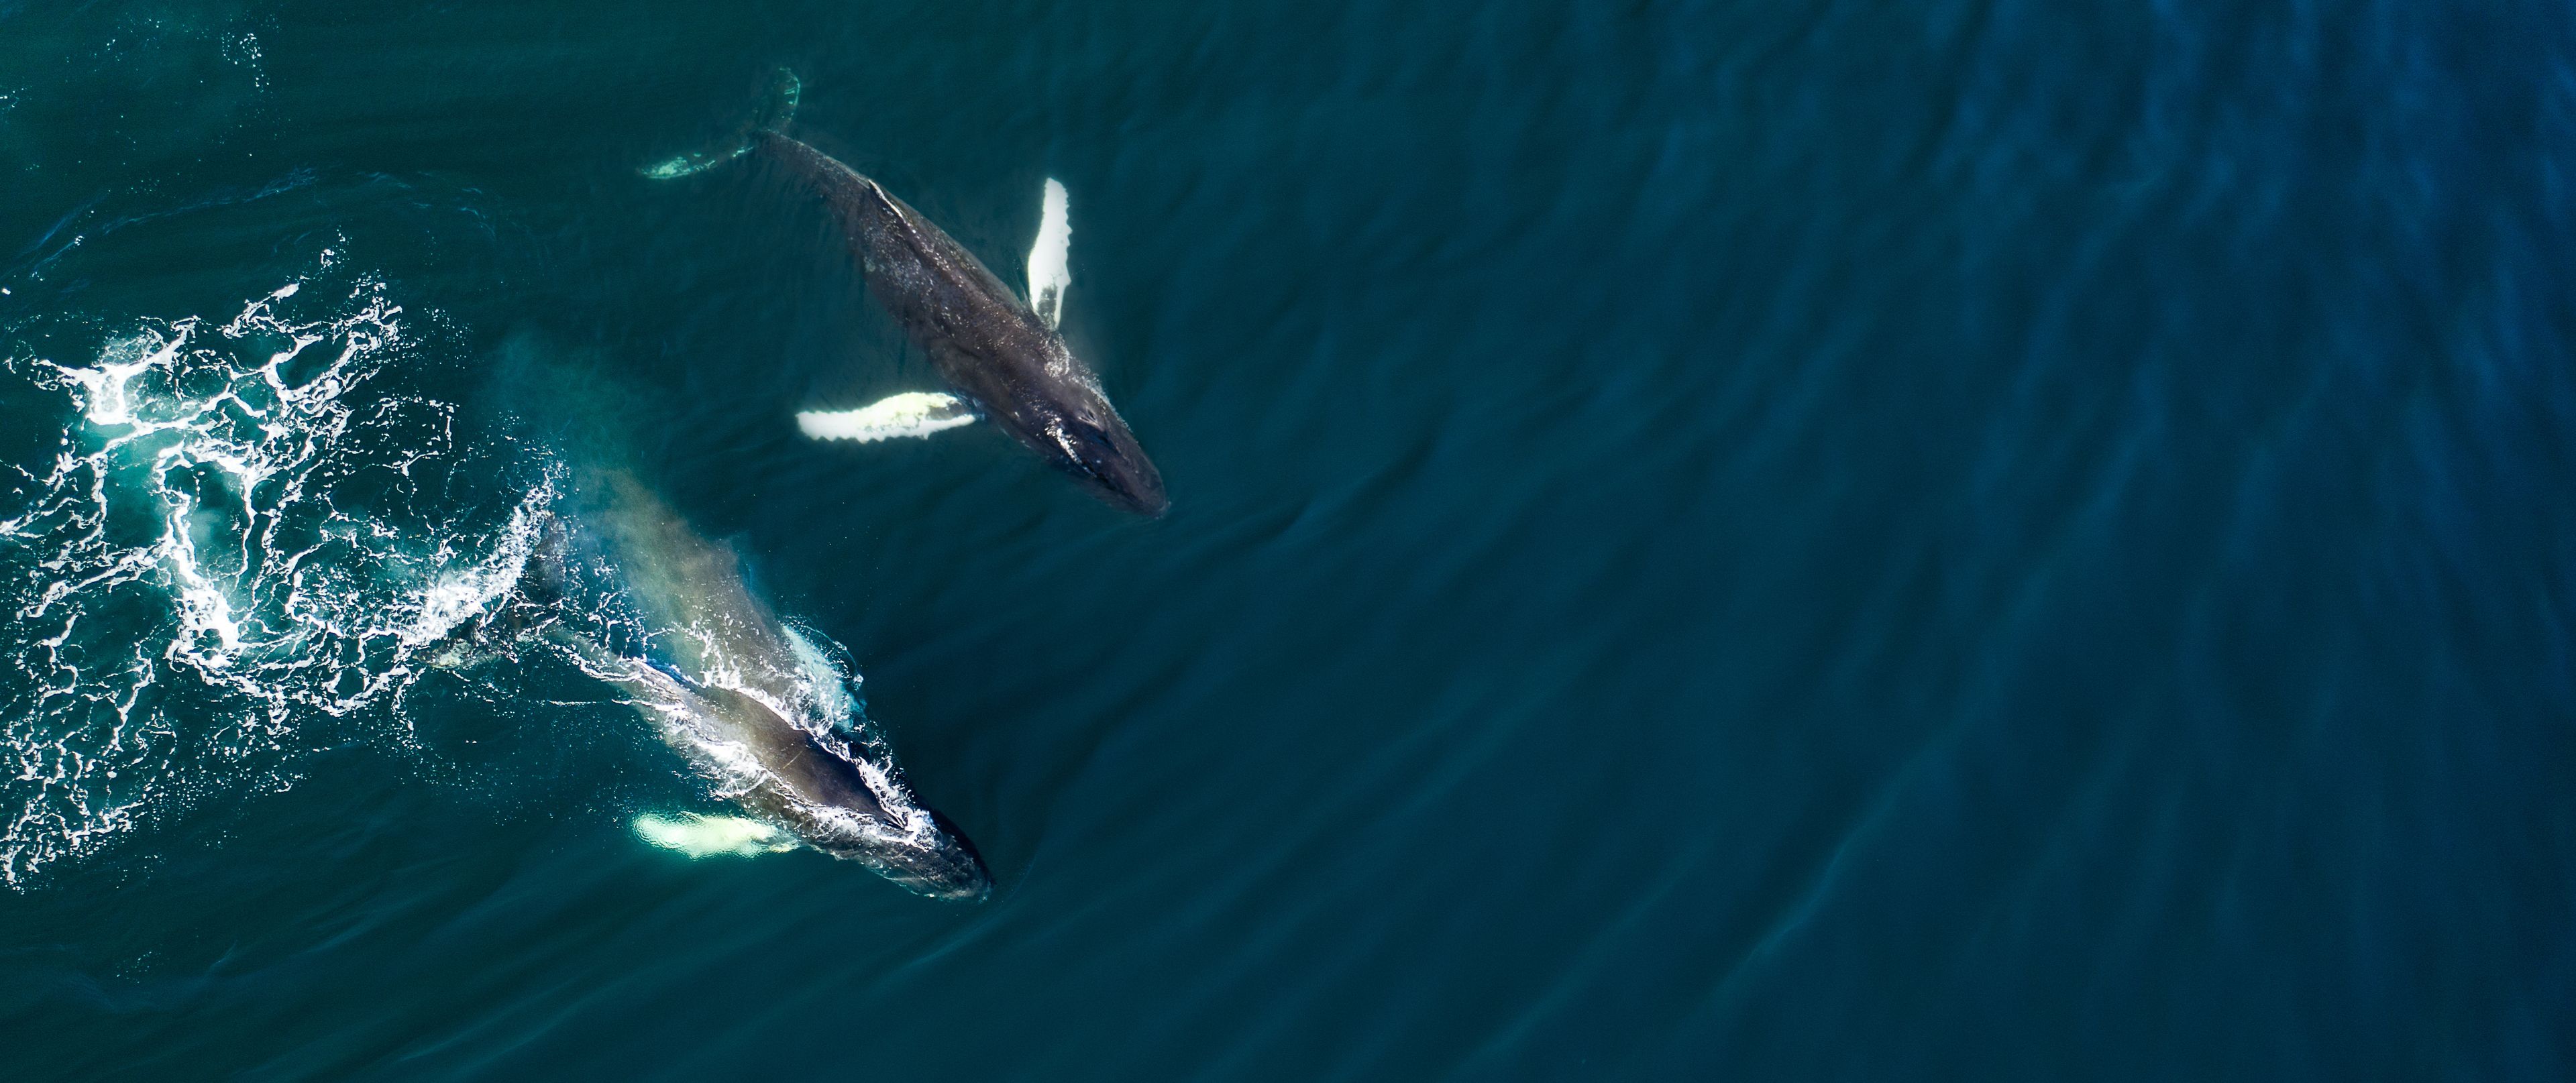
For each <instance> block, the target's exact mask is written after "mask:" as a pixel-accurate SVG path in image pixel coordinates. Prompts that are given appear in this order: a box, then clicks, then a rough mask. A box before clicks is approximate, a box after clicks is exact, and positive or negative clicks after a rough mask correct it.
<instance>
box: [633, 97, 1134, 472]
mask: <svg viewBox="0 0 2576 1083" xmlns="http://www.w3.org/2000/svg"><path fill="white" fill-rule="evenodd" d="M795 87H796V84H795V81H794V76H792V75H789V74H787V73H784V72H782V73H781V83H780V90H779V93H778V94H777V95H776V100H777V101H778V102H779V103H781V104H782V105H783V106H784V108H772V109H771V110H769V114H770V115H769V116H767V117H762V118H757V119H756V120H755V121H754V122H753V126H752V127H751V129H750V130H748V131H746V132H743V133H740V138H741V139H742V140H743V142H742V144H741V146H740V147H739V149H734V150H731V151H730V152H728V153H721V154H698V155H689V156H684V157H682V158H679V159H674V160H673V161H672V162H669V163H666V164H664V165H661V166H656V167H654V168H652V169H648V170H646V171H645V174H646V175H647V176H652V177H657V178H658V177H674V176H682V175H686V174H688V173H694V172H697V171H699V170H701V169H705V168H708V167H710V166H713V165H716V164H719V163H721V162H724V161H728V160H731V159H732V158H736V157H740V156H743V155H744V154H751V155H756V156H758V157H760V158H762V159H764V160H767V161H770V162H773V163H776V164H777V165H779V166H781V167H783V168H785V169H786V170H787V171H788V172H789V173H790V174H792V175H794V176H796V177H797V178H798V179H799V180H801V181H803V182H804V183H805V185H806V186H807V187H808V188H810V189H811V190H812V191H813V192H814V193H815V194H816V195H818V196H820V197H821V198H822V200H823V203H824V205H825V206H826V207H827V208H829V209H830V211H831V213H832V217H833V220H834V221H835V222H836V223H837V224H838V225H839V226H840V229H841V233H842V236H843V237H844V238H845V239H846V240H847V241H848V243H849V246H850V253H851V255H853V256H855V257H856V258H857V259H858V261H859V265H860V268H861V270H862V271H863V272H864V274H865V276H866V278H867V283H868V292H869V293H871V294H873V295H875V297H876V299H877V302H878V303H879V304H880V305H882V306H884V308H885V310H886V312H887V313H889V314H890V315H892V316H893V317H894V318H895V321H896V322H897V323H900V324H902V325H903V329H904V331H905V333H906V334H907V335H909V336H910V337H911V338H912V341H913V342H914V343H915V344H917V345H919V346H920V347H921V348H922V350H923V351H924V352H926V353H928V354H929V355H930V359H931V363H932V364H933V365H934V366H935V367H936V368H937V369H938V370H939V375H940V377H941V379H943V380H945V381H946V382H947V383H948V386H949V388H950V390H951V391H953V392H954V393H955V394H954V396H944V395H931V394H925V393H921V392H911V393H907V394H902V395H897V396H894V397H892V398H889V399H886V400H883V401H881V402H878V403H876V404H874V405H871V406H867V407H862V408H860V409H857V410H847V411H832V412H809V413H805V414H800V415H798V417H797V422H798V425H799V426H800V427H801V428H802V429H803V430H804V431H805V433H806V434H807V435H809V436H814V437H817V438H822V439H850V440H860V441H869V440H880V439H885V438H887V437H890V436H926V435H928V434H930V433H932V432H936V431H939V430H941V429H945V428H951V427H954V426H957V425H963V424H966V423H968V422H969V421H972V420H973V417H974V415H975V414H978V413H980V414H981V415H983V416H985V417H988V418H991V419H992V421H993V422H994V424H996V425H999V426H1001V427H1002V428H1003V429H1004V430H1005V431H1007V432H1009V433H1010V434H1011V435H1012V436H1013V437H1016V438H1017V439H1018V440H1019V441H1020V443H1022V444H1025V445H1027V446H1028V448H1029V450H1031V451H1034V452H1037V453H1038V455H1039V457H1041V458H1043V459H1045V460H1047V461H1048V462H1051V463H1053V464H1055V465H1056V466H1057V467H1058V468H1060V469H1062V470H1064V471H1065V472H1067V473H1069V474H1072V475H1073V476H1075V477H1077V478H1080V479H1082V480H1083V481H1085V482H1086V483H1088V487H1089V489H1090V490H1091V492H1092V493H1093V495H1096V496H1098V497H1100V498H1101V499H1103V500H1106V501H1108V502H1109V503H1111V504H1113V505H1116V506H1118V507H1121V508H1125V509H1127V510H1129V511H1133V512H1136V513H1138V514H1140V515H1146V516H1159V515H1161V514H1163V512H1164V510H1165V509H1167V508H1169V507H1170V506H1171V500H1170V498H1169V497H1167V496H1166V495H1165V494H1164V491H1163V476H1162V473H1161V472H1160V471H1158V470H1156V469H1155V468H1154V463H1153V461H1152V460H1151V459H1148V458H1146V457H1145V449H1144V448H1143V447H1141V446H1139V445H1138V444H1137V442H1136V435H1135V433H1133V432H1131V431H1129V429H1128V428H1127V422H1126V421H1125V420H1124V419H1122V418H1120V417H1119V416H1118V411H1117V409H1116V408H1115V407H1112V406H1111V405H1110V404H1109V397H1108V396H1107V395H1106V394H1104V393H1102V391H1101V389H1100V378H1099V376H1097V375H1096V374H1094V373H1093V372H1092V370H1091V367H1090V366H1088V365H1086V364H1084V363H1083V362H1082V360H1081V359H1080V358H1077V357H1075V356H1074V355H1073V351H1072V350H1071V349H1070V348H1068V347H1067V346H1066V345H1065V341H1064V336H1063V334H1061V333H1060V332H1059V331H1058V330H1057V326H1056V325H1057V323H1058V321H1059V319H1060V318H1061V315H1062V313H1063V304H1064V290H1065V287H1066V285H1067V284H1068V282H1069V281H1070V277H1069V275H1067V273H1066V271H1065V256H1064V253H1065V246H1066V244H1067V243H1068V241H1069V240H1070V237H1071V234H1072V230H1071V228H1070V226H1069V225H1068V223H1067V217H1066V200H1065V194H1064V186H1063V185H1061V184H1058V183H1056V182H1055V181H1053V180H1049V181H1047V184H1046V190H1045V199H1044V204H1043V210H1044V215H1043V217H1044V221H1043V223H1042V224H1041V226H1040V228H1039V231H1038V240H1037V245H1036V247H1035V248H1034V249H1032V251H1031V252H1030V256H1029V284H1028V285H1029V296H1028V299H1026V300H1023V299H1022V298H1021V297H1020V295H1019V294H1017V293H1014V292H1012V290H1011V288H1010V287H1009V286H1006V285H1003V284H1002V280H1001V279H999V278H996V277H994V275H993V272H992V271H990V270H987V269H985V267H984V264H983V263H982V262H981V261H979V260H977V259H976V258H975V255H974V253H971V252H968V251H966V249H965V247H964V246H962V245H959V244H958V243H957V241H956V239H955V238H953V237H950V236H949V235H948V234H947V232H946V231H944V230H942V229H940V228H939V227H938V226H936V225H934V224H932V223H931V222H930V220H929V219H927V218H923V217H922V216H921V214H920V212H918V211H915V210H913V209H912V208H911V207H910V206H909V205H907V204H905V203H904V202H903V201H902V200H900V199H897V198H895V197H894V195H893V194H892V193H889V192H887V191H886V190H885V188H884V186H882V185H880V184H878V183H877V182H876V181H874V180H872V179H869V178H868V177H866V176H863V175H861V174H860V173H858V172H857V171H856V170H853V169H851V168H850V167H849V166H847V165H844V164H842V163H841V162H840V161H838V160H837V159H834V158H833V157H831V156H830V155H827V154H824V153H823V152H822V151H819V150H816V149H814V148H813V147H812V146H809V145H807V144H806V143H804V142H802V141H800V140H798V139H795V138H793V137H791V136H788V135H787V134H785V133H784V132H783V131H781V130H779V129H780V127H781V126H782V125H783V124H784V123H785V120H786V118H787V116H789V115H790V114H792V112H793V107H794V102H795V93H796V90H795Z"/></svg>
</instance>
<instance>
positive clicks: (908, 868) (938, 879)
mask: <svg viewBox="0 0 2576 1083" xmlns="http://www.w3.org/2000/svg"><path fill="white" fill-rule="evenodd" d="M930 819H931V822H932V823H934V824H936V825H938V830H937V831H935V832H933V833H932V837H931V839H930V841H929V844H928V845H925V846H921V847H919V848H911V847H907V848H906V852H905V853H903V854H901V855H899V856H893V860H886V856H888V855H881V856H880V857H879V860H880V862H881V863H882V864H884V865H885V866H888V867H887V869H886V875H887V877H888V878H889V879H892V880H893V881H895V882H896V883H899V884H902V885H903V886H904V887H906V888H909V889H911V890H912V891H914V892H916V893H919V894H922V895H927V896H930V897H931V898H934V899H947V900H949V901H951V902H981V901H983V899H984V897H985V896H987V895H990V894H992V893H993V874H992V873H991V872H990V871H988V870H986V869H985V867H984V858H983V856H982V855H980V854H977V853H976V852H975V844H974V843H971V842H968V841H966V834H965V832H962V831H959V830H958V829H957V825H956V824H953V823H950V822H949V821H948V817H946V816H942V815H940V814H939V813H937V812H932V813H931V814H930Z"/></svg>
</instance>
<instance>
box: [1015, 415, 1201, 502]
mask: <svg viewBox="0 0 2576 1083" xmlns="http://www.w3.org/2000/svg"><path fill="white" fill-rule="evenodd" d="M1102 412H1103V413H1105V414H1108V416H1107V417H1104V418H1102V419H1101V422H1100V423H1097V424H1094V423H1090V422H1086V421H1082V420H1076V419H1069V418H1060V419H1056V420H1055V421H1054V422H1053V423H1052V424H1050V425H1048V426H1047V432H1046V436H1045V438H1044V439H1031V440H1029V441H1028V443H1029V445H1030V446H1031V447H1034V448H1037V449H1038V450H1039V451H1040V452H1041V453H1044V454H1045V455H1046V456H1047V458H1049V459H1050V460H1053V461H1054V463H1055V464H1056V465H1057V466H1059V467H1061V468H1063V469H1064V471H1065V472H1066V473H1069V474H1072V475H1073V476H1075V477H1077V478H1081V479H1082V480H1083V481H1085V482H1088V483H1090V484H1089V485H1088V486H1087V487H1088V488H1089V489H1090V490H1091V494H1092V495H1093V496H1097V497H1099V498H1100V499H1101V500H1103V501H1106V502H1108V503H1109V504H1110V505H1112V506H1114V507H1117V508H1120V509H1123V510H1126V511H1132V512H1135V513H1136V514H1138V515H1142V516H1144V517H1146V518H1148V519H1155V518H1160V517H1161V516H1162V514H1163V513H1164V512H1165V511H1168V510H1170V508H1171V506H1172V499H1171V497H1169V496H1167V495H1165V494H1164V492H1163V472H1162V471H1160V470H1156V469H1154V461H1153V460H1152V459H1148V458H1146V457H1145V449H1144V448H1142V447H1139V446H1137V443H1136V437H1135V435H1134V434H1133V433H1130V432H1128V431H1127V426H1126V424H1125V423H1123V422H1121V421H1119V420H1118V419H1117V415H1116V414H1114V413H1110V412H1108V411H1107V410H1105V409H1104V410H1103V411H1102Z"/></svg>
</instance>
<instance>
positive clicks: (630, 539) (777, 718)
mask: <svg viewBox="0 0 2576 1083" xmlns="http://www.w3.org/2000/svg"><path fill="white" fill-rule="evenodd" d="M581 475H582V476H580V477H579V478H578V479H577V484H576V493H577V494H578V495H576V496H575V497H574V498H573V503H574V505H575V506H574V507H573V508H572V509H569V510H568V511H566V512H563V513H558V514H557V515H555V516H554V518H553V519H552V521H550V522H549V523H548V524H547V525H546V526H545V528H544V530H545V535H544V540H543V541H541V542H540V543H539V544H538V545H537V546H535V547H534V550H535V551H534V553H533V555H532V556H531V557H530V559H529V570H528V572H527V574H526V575H525V576H523V577H522V588H521V591H520V596H521V598H522V599H523V600H524V601H523V604H526V605H533V606H552V605H554V604H556V603H557V602H559V601H560V600H561V598H562V595H563V591H564V586H563V582H564V578H565V576H566V574H567V572H566V570H565V569H566V564H567V561H568V560H569V559H570V550H572V549H573V548H574V547H576V546H580V547H584V548H586V549H588V550H589V554H588V555H591V556H594V557H595V558H596V560H595V561H594V562H593V563H594V564H595V565H597V566H602V567H606V568H609V569H612V570H613V572H614V574H615V577H616V580H617V582H618V585H619V586H620V587H622V591H621V593H622V594H623V596H624V597H625V599H626V600H627V601H628V602H629V603H630V604H631V606H632V608H633V610H634V615H635V618H636V621H635V623H636V625H637V626H638V630H639V631H640V632H641V634H640V635H639V636H636V637H634V638H635V639H636V642H633V643H631V644H621V645H620V646H619V647H611V646H610V645H608V644H606V643H603V642H602V641H601V640H600V638H598V637H596V636H594V635H592V634H589V633H587V632H584V631H580V630H577V629H575V628H574V627H573V626H572V625H571V624H569V623H567V622H564V621H561V620H544V619H542V618H540V619H539V620H538V621H533V622H532V621H529V620H528V619H526V618H524V617H519V618H512V617H509V616H507V615H504V616H503V621H504V623H505V624H506V625H509V626H512V627H514V628H516V629H518V630H519V631H520V633H521V634H522V635H526V634H528V633H530V632H534V633H535V634H539V635H542V636H543V637H544V638H545V639H546V640H548V641H550V642H553V643H555V644H557V645H559V646H561V647H563V648H564V649H565V652H566V653H567V654H568V655H569V656H570V657H571V659H572V661H573V664H574V665H576V666H578V667H579V668H580V669H581V670H582V671H583V672H585V673H587V674H589V675H590V676H592V677H594V678H597V679H599V680H601V681H603V682H606V683H607V684H609V685H610V686H612V687H615V688H616V689H618V690H619V691H620V692H622V693H624V694H625V696H626V698H627V701H628V702H629V703H631V704H632V705H633V706H634V707H635V708H636V710H637V711H638V712H639V713H641V714H642V715H643V716H644V717H645V718H646V719H648V720H649V721H651V722H652V723H653V725H654V728H655V730H656V732H657V733H659V734H660V735H661V737H662V739H663V740H664V741H665V742H667V743H668V744H670V746H671V747H672V748H674V749H676V750H677V751H679V752H680V754H681V755H682V757H683V758H685V759H686V760H687V761H688V762H689V763H690V765H691V766H692V767H693V768H695V769H696V771H697V772H698V773H699V774H700V775H701V776H703V777H705V778H706V779H707V780H708V781H709V782H710V783H712V784H713V785H714V788H715V790H716V792H717V793H718V794H719V795H720V796H722V797H725V798H727V799H729V800H732V801H734V802H735V803H737V804H739V805H741V806H742V807H743V809H744V810H745V811H747V812H749V813H751V815H752V817H753V818H754V819H755V820H756V821H758V822H759V823H761V824H765V825H768V826H769V827H771V828H775V829H781V830H783V831H784V832H785V833H786V834H787V835H789V836H792V837H793V838H794V839H795V840H796V841H798V842H802V843H803V844H805V845H807V846H811V847H813V848H814V849H817V850H820V851H822V852H824V853H827V854H830V855H832V856H834V857H838V858H844V859H848V860H853V861H856V862H859V863H860V864H863V865H866V866H868V867H869V868H871V869H874V870H875V871H876V872H877V873H878V874H880V875H882V876H884V877H886V878H887V879H890V880H893V881H894V882H896V883H898V884H901V885H903V886H904V887H906V888H909V889H911V890H913V891H915V892H918V893H920V894H924V895H929V896H932V897H934V898H944V899H959V900H975V899H981V898H983V897H984V896H985V895H986V894H987V893H989V892H990V891H991V890H992V878H991V876H990V875H989V874H988V873H986V871H985V869H984V864H983V861H982V860H981V859H980V858H978V857H977V855H976V853H975V850H974V847H973V846H972V845H971V844H969V843H968V842H967V841H966V839H965V837H964V836H963V835H962V834H960V833H959V832H958V831H957V830H956V829H955V828H954V827H953V826H951V825H949V824H948V823H947V822H946V820H945V819H944V818H943V817H941V816H939V815H938V814H937V813H935V812H932V811H931V810H929V809H928V808H926V807H924V806H923V805H922V804H921V803H920V802H919V801H918V800H917V799H916V798H915V797H914V796H913V794H912V791H911V788H910V787H909V786H908V785H907V784H906V783H905V781H904V778H903V774H902V771H901V769H900V768H899V767H898V766H897V765H896V764H895V761H894V756H893V753H892V751H891V750H890V749H888V748H886V747H885V745H884V743H883V742H882V741H881V740H878V739H876V738H875V737H874V736H873V734H870V733H867V732H865V731H864V730H862V729H859V728H857V727H856V726H854V723H855V722H856V721H857V720H858V719H859V717H860V716H859V707H858V704H857V703H856V701H855V700H854V699H853V698H852V696H851V695H850V693H849V690H848V688H847V687H846V686H845V685H844V684H843V676H842V674H841V671H840V670H838V669H836V668H834V666H833V665H832V663H831V661H830V659H829V658H827V657H826V656H825V655H824V654H823V652H822V651H821V650H820V649H818V648H817V647H816V646H815V645H814V644H813V643H812V642H811V641H810V640H808V639H807V638H806V637H805V635H804V634H802V633H800V632H798V631H797V630H796V629H794V628H793V627H791V626H789V625H788V624H787V623H785V622H784V621H782V620H780V619H779V617H778V615H777V614H776V613H775V612H774V611H772V610H771V608H770V607H769V605H768V604H767V603H766V602H764V601H762V600H761V598H760V597H759V596H758V595H756V594H754V593H753V592H752V591H751V589H750V587H749V586H748V585H747V584H746V583H745V582H744V578H743V574H742V568H741V561H740V559H739V558H737V557H736V556H735V555H734V552H733V550H731V549H729V548H727V547H725V546H722V545H718V544H716V543H714V542H710V541H708V540H706V539H705V538H703V537H701V536H699V535H698V534H697V532H696V531H694V530H692V529H690V527H689V526H688V524H687V523H686V522H685V521H683V520H682V519H681V518H680V516H679V515H678V514H677V513H676V512H674V511H673V510H672V509H671V508H670V506H669V505H667V504H665V503H663V501H662V499H661V498H660V497H659V496H658V495H656V494H655V493H654V492H653V491H652V490H650V489H648V488H646V487H645V486H644V485H643V483H642V482H641V481H639V480H637V479H636V477H635V476H634V475H632V474H630V473H627V472H625V471H623V470H616V469H600V468H591V469H585V470H583V471H582V472H581ZM761 834H763V837H767V835H768V833H761Z"/></svg>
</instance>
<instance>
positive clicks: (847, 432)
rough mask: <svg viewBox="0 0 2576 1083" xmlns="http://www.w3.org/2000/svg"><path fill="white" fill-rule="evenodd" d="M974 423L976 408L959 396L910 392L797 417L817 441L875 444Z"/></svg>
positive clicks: (923, 435) (806, 412)
mask: <svg viewBox="0 0 2576 1083" xmlns="http://www.w3.org/2000/svg"><path fill="white" fill-rule="evenodd" d="M974 421H975V412H974V410H973V408H971V407H969V406H967V405H966V400H964V399H961V398H958V397H957V396H955V395H949V394H943V393H940V392H935V391H906V392H904V393H903V394H900V395H889V396H887V397H885V398H882V399H878V400H877V401H875V402H872V403H869V404H867V405H866V406H862V407H859V408H858V409H856V410H807V411H805V412H803V413H800V414H797V415H796V428H797V429H798V430H799V431H802V432H803V433H804V434H805V435H807V436H810V437H813V438H814V439H817V440H855V441H857V442H859V443H862V444H872V443H875V442H877V441H879V440H891V439H894V438H896V437H899V436H910V437H916V438H918V437H926V436H929V435H930V434H932V433H935V432H939V431H942V430H945V429H953V428H956V427H958V426H960V425H968V424H973V423H974Z"/></svg>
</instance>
